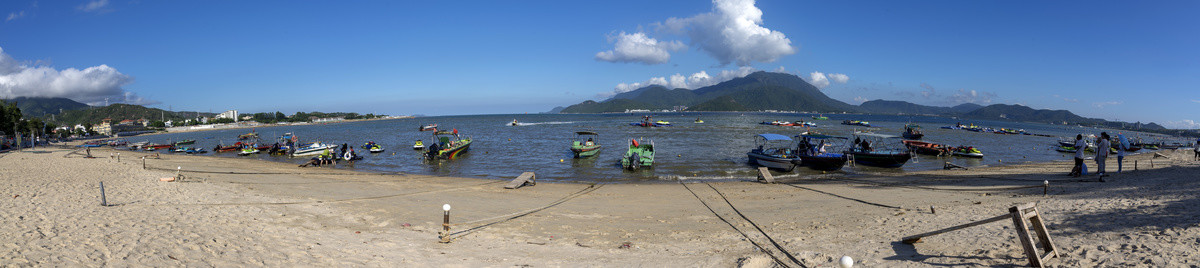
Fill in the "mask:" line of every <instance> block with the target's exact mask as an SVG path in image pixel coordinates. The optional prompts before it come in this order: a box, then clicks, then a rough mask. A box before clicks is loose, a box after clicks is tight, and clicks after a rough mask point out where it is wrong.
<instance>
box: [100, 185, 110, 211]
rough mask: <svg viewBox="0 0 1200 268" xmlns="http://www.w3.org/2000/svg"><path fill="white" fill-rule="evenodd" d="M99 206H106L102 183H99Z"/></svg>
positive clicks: (106, 200) (106, 199) (106, 201)
mask: <svg viewBox="0 0 1200 268" xmlns="http://www.w3.org/2000/svg"><path fill="white" fill-rule="evenodd" d="M100 206H102V207H107V206H108V198H107V197H105V196H104V182H100Z"/></svg>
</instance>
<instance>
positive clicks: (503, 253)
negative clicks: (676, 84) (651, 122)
mask: <svg viewBox="0 0 1200 268" xmlns="http://www.w3.org/2000/svg"><path fill="white" fill-rule="evenodd" d="M112 152H117V151H113V150H110V149H93V150H92V154H93V155H95V156H100V158H93V159H88V158H83V157H82V154H81V151H79V150H77V149H75V148H54V147H50V148H39V149H36V150H25V151H17V152H9V153H3V154H0V200H3V201H0V265H4V266H102V265H103V266H107V265H112V266H297V265H298V266H338V267H342V266H387V267H397V266H401V267H414V266H421V267H426V266H450V267H481V266H485V267H509V266H536V267H581V266H603V267H613V266H616V267H630V266H643V267H697V266H699V267H734V266H739V265H740V266H758V267H767V266H772V265H774V266H787V267H794V266H800V265H796V264H795V263H794V262H793V261H792V260H790V258H789V257H788V255H791V256H792V257H794V258H795V259H797V260H798V261H799V262H800V263H802V264H804V265H806V266H809V267H833V266H836V261H837V259H838V258H840V257H841V256H850V257H852V258H854V259H855V260H856V262H857V263H858V265H856V267H930V266H1022V265H1026V264H1027V263H1028V262H1027V261H1026V260H1025V256H1024V253H1023V251H1022V250H1021V247H1020V244H1019V243H1017V240H1016V236H1015V231H1014V230H1013V228H1012V223H1011V221H1002V222H998V223H992V224H989V225H984V226H980V227H974V228H970V229H965V230H960V231H955V232H951V233H947V234H943V235H939V236H934V237H929V238H926V239H924V240H923V242H922V243H918V244H915V245H907V244H903V243H900V242H899V240H900V238H901V237H904V236H907V235H913V234H917V233H922V232H926V231H932V230H936V229H941V228H944V227H949V226H952V225H957V224H962V223H966V222H969V221H972V220H979V219H985V218H989V217H992V216H997V215H1001V214H1004V213H1006V212H1007V208H1008V207H1011V206H1013V205H1015V204H1022V203H1028V202H1038V203H1039V205H1038V207H1039V210H1040V211H1041V212H1042V213H1043V214H1044V215H1045V218H1046V221H1047V223H1048V226H1049V228H1050V233H1051V236H1052V237H1053V239H1054V242H1055V245H1056V246H1057V247H1058V248H1059V249H1060V250H1061V251H1062V253H1061V257H1059V258H1056V259H1053V260H1051V261H1050V262H1049V265H1050V266H1053V267H1092V266H1104V267H1111V266H1160V267H1186V266H1192V267H1195V266H1197V265H1200V261H1198V260H1200V255H1198V254H1200V253H1198V252H1197V250H1196V249H1197V248H1200V206H1197V205H1200V199H1198V194H1197V192H1196V190H1195V189H1197V186H1200V167H1198V165H1197V163H1198V162H1196V161H1192V160H1191V158H1190V152H1185V151H1184V150H1180V152H1179V153H1168V154H1169V155H1171V159H1162V158H1159V159H1155V160H1153V161H1154V167H1153V168H1150V164H1149V163H1148V162H1149V161H1150V158H1151V155H1150V154H1142V155H1136V156H1130V157H1127V159H1126V164H1127V166H1128V167H1132V166H1133V162H1134V161H1135V160H1136V161H1138V169H1139V170H1138V171H1126V172H1124V173H1121V174H1116V173H1111V174H1112V175H1111V176H1109V177H1107V178H1106V180H1107V182H1097V181H1096V178H1095V177H1086V178H1084V179H1087V180H1089V181H1088V182H1080V181H1079V179H1077V178H1071V177H1067V176H1065V173H1066V172H1067V171H1068V169H1069V168H1070V163H1069V162H1052V163H1037V164H1025V165H1016V166H1001V167H989V168H980V169H972V170H955V171H945V170H936V171H927V172H916V173H910V174H905V175H891V174H879V175H869V174H868V175H855V176H845V175H829V176H828V177H826V178H820V179H798V180H792V181H783V182H782V183H778V184H760V183H756V182H753V178H747V180H746V181H741V182H719V183H703V182H698V181H685V182H683V183H676V182H672V183H655V184H596V185H590V184H579V183H546V182H542V183H538V184H537V185H536V186H527V187H524V188H521V189H517V190H506V189H504V188H503V185H504V183H506V182H505V181H496V180H485V179H474V178H450V177H435V176H421V175H404V174H373V173H365V172H355V171H353V169H352V168H303V169H302V168H297V167H296V166H295V165H289V164H285V163H274V162H265V161H246V160H241V159H233V158H218V157H198V156H187V155H167V154H164V155H162V159H148V160H146V164H147V166H148V167H149V168H150V169H145V170H144V169H142V161H141V159H139V157H140V156H142V155H144V154H143V153H139V152H130V151H119V152H121V153H122V156H121V161H120V162H117V160H116V159H113V158H110V157H109V154H110V153H112ZM1185 153H1186V154H1185ZM176 167H182V169H183V170H184V172H183V174H184V176H185V177H186V179H185V180H184V181H181V182H160V181H159V178H163V177H172V176H174V175H175V172H174V171H173V170H175V168H176ZM1115 167H1116V163H1115V162H1110V164H1109V168H1110V169H1113V168H1115ZM1110 172H1111V171H1110ZM516 175H517V174H511V176H516ZM1043 180H1049V181H1050V187H1049V192H1050V194H1049V195H1048V196H1045V197H1043V195H1042V192H1043V189H1042V188H1041V187H1035V188H1024V189H1011V188H1013V187H1023V186H1038V185H1041V184H1042V181H1043ZM101 181H103V182H104V185H105V187H106V189H105V190H106V191H107V201H108V203H109V204H110V205H112V206H108V207H102V206H100V204H99V203H100V197H99V187H98V184H99V183H100V182H101ZM722 195H723V196H724V198H722ZM447 203H448V204H451V205H452V206H453V209H452V210H451V212H452V222H454V223H455V224H456V225H455V226H454V227H453V229H452V230H451V233H452V236H451V237H453V242H452V243H448V244H447V243H439V237H438V235H439V234H438V232H439V231H440V230H441V220H442V211H441V206H442V204H447ZM931 206H934V207H936V212H937V213H936V214H934V213H931V211H930V207H931ZM734 208H736V210H735V209H734ZM710 209H711V210H710ZM727 222H728V223H727ZM759 229H761V231H759ZM764 234H766V235H769V238H768V237H767V236H765V235H764ZM772 241H773V242H772ZM776 245H778V246H776ZM760 247H761V248H760ZM780 248H782V249H783V250H782V251H781V250H780ZM764 249H765V251H764ZM784 251H786V253H784ZM775 259H778V261H776V260H775Z"/></svg>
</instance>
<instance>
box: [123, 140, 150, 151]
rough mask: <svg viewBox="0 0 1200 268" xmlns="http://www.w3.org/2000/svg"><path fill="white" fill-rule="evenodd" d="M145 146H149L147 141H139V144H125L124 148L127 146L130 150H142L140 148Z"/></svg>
mask: <svg viewBox="0 0 1200 268" xmlns="http://www.w3.org/2000/svg"><path fill="white" fill-rule="evenodd" d="M146 144H150V142H149V141H139V142H134V143H130V144H126V146H128V147H129V148H131V149H137V148H142V146H145V145H146Z"/></svg>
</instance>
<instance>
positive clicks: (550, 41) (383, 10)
mask: <svg viewBox="0 0 1200 268" xmlns="http://www.w3.org/2000/svg"><path fill="white" fill-rule="evenodd" d="M1196 10H1200V2H1198V1H1145V2H1128V1H783V0H766V1H741V0H717V1H712V2H707V1H622V0H615V1H583V2H578V1H479V2H474V1H452V2H445V1H429V2H415V1H348V2H347V1H341V2H333V1H140V0H80V1H67V0H64V1H2V2H0V19H3V21H2V22H0V98H12V97H18V96H40V97H67V98H71V99H74V100H77V101H80V102H85V103H89V104H92V105H104V104H105V102H106V101H107V102H108V103H118V102H120V103H133V104H142V105H147V106H151V107H158V108H164V109H171V110H177V111H178V110H188V111H213V112H221V111H224V110H229V109H237V110H239V111H240V112H242V113H253V112H267V111H283V112H285V113H289V114H290V113H292V112H296V111H325V112H332V111H345V112H358V113H376V114H390V115H408V114H424V115H455V114H501V113H525V112H529V113H535V112H544V111H548V110H550V109H551V108H553V107H555V106H567V105H571V104H575V103H578V102H581V101H584V100H589V99H590V100H603V99H605V98H607V97H609V96H612V95H613V94H615V93H619V92H623V91H628V90H632V89H636V88H638V87H642V86H647V85H651V84H659V85H666V86H670V87H682V88H689V89H695V88H699V87H703V86H707V85H712V84H716V83H719V82H722V81H726V80H729V79H732V78H736V77H740V76H744V75H746V74H748V73H751V72H754V71H773V72H786V73H791V74H795V75H798V76H801V77H803V78H805V79H806V80H808V81H809V82H810V83H812V84H814V85H816V86H818V87H820V88H821V90H822V91H823V92H824V93H825V94H827V95H829V96H830V97H833V98H835V99H838V100H841V101H844V102H847V103H851V104H859V103H862V102H863V101H867V100H875V99H887V100H903V101H909V102H914V103H918V104H924V105H937V106H952V105H958V104H962V103H967V102H970V103H976V104H981V105H990V104H1001V103H1002V104H1021V105H1025V106H1029V107H1033V108H1037V109H1067V110H1071V111H1072V112H1075V113H1076V114H1080V115H1082V116H1086V117H1096V118H1103V119H1108V120H1120V121H1129V122H1133V121H1141V122H1157V123H1159V124H1163V125H1166V126H1167V127H1171V128H1200V90H1198V89H1197V88H1196V85H1200V49H1198V48H1200V16H1195V15H1194V14H1195V11H1196Z"/></svg>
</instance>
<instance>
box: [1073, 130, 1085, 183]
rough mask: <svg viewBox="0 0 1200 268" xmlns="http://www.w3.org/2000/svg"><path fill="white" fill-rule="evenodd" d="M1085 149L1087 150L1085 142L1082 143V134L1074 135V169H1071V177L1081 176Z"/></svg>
mask: <svg viewBox="0 0 1200 268" xmlns="http://www.w3.org/2000/svg"><path fill="white" fill-rule="evenodd" d="M1085 148H1087V142H1084V141H1083V134H1078V135H1075V167H1074V168H1071V174H1070V175H1071V177H1079V176H1082V175H1083V151H1084V150H1085Z"/></svg>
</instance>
